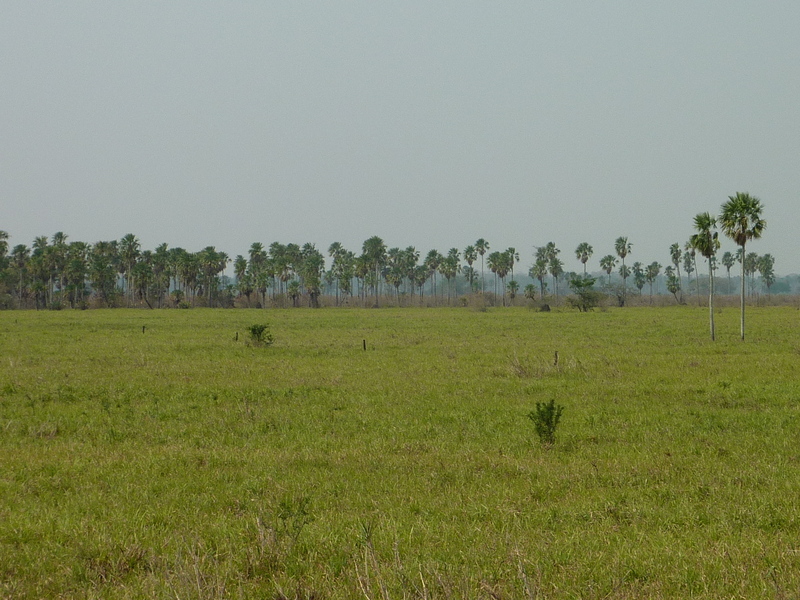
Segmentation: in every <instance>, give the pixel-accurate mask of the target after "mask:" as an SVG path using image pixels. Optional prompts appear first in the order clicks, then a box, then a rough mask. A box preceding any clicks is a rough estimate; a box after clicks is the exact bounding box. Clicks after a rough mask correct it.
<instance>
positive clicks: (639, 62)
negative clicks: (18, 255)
mask: <svg viewBox="0 0 800 600" xmlns="http://www.w3.org/2000/svg"><path fill="white" fill-rule="evenodd" d="M0 14H2V18H0V82H2V84H0V229H2V230H5V231H7V232H8V233H9V235H10V239H9V243H10V245H11V246H12V247H13V246H14V245H16V244H20V243H22V244H26V245H30V243H31V242H32V241H33V239H34V238H35V237H36V236H40V235H46V236H52V234H53V233H55V232H57V231H63V232H64V233H66V234H67V235H68V236H69V237H68V241H75V240H80V241H85V242H95V241H99V240H111V239H119V238H121V237H122V236H123V235H125V234H127V233H134V234H135V235H136V236H137V237H138V238H139V240H140V241H141V243H142V247H143V248H144V249H154V248H155V247H156V246H157V245H158V244H160V243H162V242H166V243H167V244H169V246H170V247H175V246H180V247H183V248H185V249H187V250H189V251H197V250H200V249H202V248H203V247H205V246H215V247H216V248H217V250H221V251H225V252H227V253H228V254H229V255H230V257H231V258H233V257H234V256H235V255H237V254H244V255H246V253H247V250H248V248H249V247H250V245H251V244H252V243H253V242H261V243H263V244H264V245H265V246H267V245H269V244H270V243H272V242H275V241H278V242H281V243H288V242H294V243H298V244H301V245H302V244H304V243H306V242H311V243H314V244H316V246H317V247H318V248H319V249H320V250H322V251H323V252H325V251H327V248H328V246H329V245H330V244H331V242H334V241H338V242H341V243H342V244H343V245H344V246H345V247H346V248H348V249H351V250H353V251H355V252H357V253H358V252H360V250H361V246H362V243H363V242H364V240H366V239H367V238H369V237H371V236H374V235H377V236H380V237H381V238H382V239H383V240H384V241H385V242H386V244H387V246H389V247H392V246H399V247H406V246H415V247H416V248H417V249H418V250H419V251H420V252H421V253H422V254H423V256H424V254H425V253H426V252H427V251H428V250H430V249H432V248H435V249H437V250H439V251H441V252H442V253H446V252H447V250H448V249H449V248H451V247H456V248H459V249H462V250H463V248H464V247H465V246H467V245H468V244H472V243H474V242H475V241H476V240H477V239H478V238H485V239H486V240H487V241H488V242H489V245H490V247H491V250H504V249H506V248H508V247H514V248H516V250H517V251H518V252H519V253H520V255H521V265H522V266H523V268H525V269H527V268H528V267H529V266H530V265H531V264H532V262H533V258H532V257H533V253H534V251H535V247H536V246H542V245H545V244H546V243H547V242H550V241H553V242H555V244H556V245H557V246H558V247H559V248H561V251H562V252H561V256H562V258H563V259H564V262H565V268H566V269H567V270H575V271H578V270H580V268H581V267H580V263H579V262H578V261H577V259H576V258H575V256H574V249H575V247H576V246H577V245H578V244H579V243H581V242H584V241H585V242H589V243H590V244H591V245H592V246H593V248H594V256H593V258H592V259H591V260H590V262H589V268H590V269H592V268H594V269H595V270H597V269H599V266H598V264H597V263H598V262H599V259H600V258H601V257H602V256H603V255H605V254H613V251H614V240H615V239H616V238H618V237H620V236H625V237H627V238H628V240H629V242H630V243H631V244H632V253H631V256H630V258H629V259H628V262H632V261H634V260H637V261H641V262H643V263H645V264H648V263H650V262H652V261H658V262H660V263H662V264H665V265H666V264H668V263H669V253H668V249H669V246H670V245H671V244H672V243H674V242H679V243H681V244H683V243H684V242H685V241H686V240H688V238H689V236H690V235H691V234H692V233H693V229H692V227H693V218H694V216H695V215H696V214H697V213H700V212H705V211H709V212H711V213H712V214H715V213H718V212H719V208H720V205H721V204H722V203H723V202H725V201H726V200H727V198H728V197H729V196H731V195H733V194H735V193H736V192H749V193H750V194H752V195H755V196H757V197H758V198H760V199H761V200H762V202H763V204H764V214H763V217H764V218H765V219H766V221H767V229H766V231H765V233H764V236H763V238H762V239H760V240H758V241H754V242H752V243H751V244H749V245H748V251H754V252H757V253H759V254H764V253H767V252H769V253H771V254H773V255H774V256H775V258H776V264H775V270H776V272H777V273H778V274H788V273H797V272H800V266H798V265H799V264H800V256H798V242H797V237H796V230H797V225H798V223H800V201H799V200H798V190H800V67H799V66H798V65H800V35H798V34H797V26H798V24H800V3H798V2H796V1H768V2H763V1H761V2H756V1H748V2H743V1H738V0H724V1H723V0H708V1H703V2H698V1H697V0H676V1H673V2H669V3H666V2H641V1H616V2H611V1H609V2H605V1H597V2H588V1H584V2H574V1H569V0H559V1H552V2H539V1H534V0H526V1H508V2H471V1H469V0H466V1H465V0H459V1H458V2H447V1H442V2H438V1H437V2H430V0H424V1H417V0H404V1H402V2H393V1H387V2H374V1H369V2H367V1H364V2H357V1H347V0H339V1H336V2H326V1H320V2H303V1H297V2H273V1H251V2H248V1H233V0H232V1H229V2H220V1H217V2H212V1H209V2H196V1H194V0H192V1H189V0H173V1H171V2H160V1H151V2H141V1H137V0H129V1H126V2H96V1H92V2H87V1H81V0H73V1H60V2H38V1H30V0H24V1H17V0H0ZM735 249H736V247H735V245H734V244H733V242H731V241H728V240H725V241H723V248H722V250H723V251H725V250H730V251H734V250H735Z"/></svg>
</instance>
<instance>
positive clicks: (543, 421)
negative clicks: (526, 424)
mask: <svg viewBox="0 0 800 600" xmlns="http://www.w3.org/2000/svg"><path fill="white" fill-rule="evenodd" d="M563 411H564V407H563V406H561V405H560V404H559V405H558V406H556V401H555V399H551V400H550V402H548V403H546V404H545V403H544V402H537V403H536V410H532V411H531V412H530V413H528V418H529V419H530V420H531V421H533V425H534V427H535V428H536V434H537V435H538V436H539V441H541V442H542V443H543V444H547V445H551V444H554V443H555V441H556V427H558V422H559V421H560V420H561V413H562V412H563Z"/></svg>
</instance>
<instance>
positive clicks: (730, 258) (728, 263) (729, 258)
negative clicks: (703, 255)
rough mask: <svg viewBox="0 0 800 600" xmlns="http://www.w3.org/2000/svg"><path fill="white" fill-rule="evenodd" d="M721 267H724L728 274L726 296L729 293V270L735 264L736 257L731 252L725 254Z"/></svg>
mask: <svg viewBox="0 0 800 600" xmlns="http://www.w3.org/2000/svg"><path fill="white" fill-rule="evenodd" d="M720 262H722V266H723V267H725V270H726V271H727V272H728V294H730V293H731V269H732V268H733V265H735V264H736V257H735V256H734V255H733V253H731V252H725V254H723V255H722V260H721V261H720Z"/></svg>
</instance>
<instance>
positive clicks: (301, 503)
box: [0, 307, 800, 600]
mask: <svg viewBox="0 0 800 600" xmlns="http://www.w3.org/2000/svg"><path fill="white" fill-rule="evenodd" d="M738 317H739V315H738V311H736V310H735V309H729V308H725V309H723V310H722V311H720V312H719V314H718V315H717V333H718V341H717V342H716V343H712V342H711V341H710V340H709V339H708V337H709V336H708V325H707V310H705V309H701V308H695V307H672V308H628V309H617V310H615V309H611V310H606V311H596V312H592V313H588V314H582V313H578V312H566V311H565V312H558V311H556V312H552V313H538V312H534V311H531V310H527V309H523V308H514V309H490V310H489V311H486V312H479V311H473V310H469V309H429V310H417V309H399V310H398V309H381V310H359V309H351V310H320V311H312V310H273V311H257V310H230V311H225V310H200V309H197V310H185V311H177V310H165V311H144V310H135V311H133V310H132V311H125V310H97V311H84V312H73V311H69V312H23V311H18V312H7V313H0V365H2V367H0V596H2V597H8V598H46V597H68V598H71V597H77V598H84V597H86V598H142V597H147V598H175V599H181V600H185V599H190V598H276V599H278V598H309V599H310V598H314V599H316V600H320V599H339V598H367V599H373V598H374V599H389V598H392V599H395V598H453V599H458V598H487V599H489V598H494V599H500V598H509V599H510V598H640V597H653V598H689V597H694V598H792V597H796V594H797V590H799V589H800V377H798V369H800V312H798V310H797V308H795V307H772V308H751V309H749V310H748V322H747V326H748V339H747V341H746V342H744V343H742V342H741V341H739V339H738V338H739V330H738ZM257 323H269V325H270V327H271V330H272V333H273V334H274V336H275V343H274V345H272V346H271V347H254V346H252V345H250V344H249V343H247V340H246V338H247V336H246V328H247V327H248V326H250V325H253V324H257ZM143 327H144V328H145V329H144V332H143V330H142V328H143ZM237 333H238V340H237V339H236V336H237ZM364 341H366V351H365V350H364V349H363V343H364ZM556 351H557V352H558V356H559V358H558V364H557V365H555V364H554V362H555V360H554V355H555V352H556ZM551 399H555V401H556V403H558V404H561V405H563V406H564V413H563V417H562V421H561V424H560V425H559V428H558V431H557V440H556V443H555V444H554V445H552V446H549V447H548V446H544V445H542V444H541V443H540V442H539V440H538V438H537V436H536V434H535V432H534V427H533V423H532V421H531V420H530V419H529V418H528V417H527V415H528V413H530V412H531V410H533V408H534V407H535V405H536V403H537V402H547V401H549V400H551Z"/></svg>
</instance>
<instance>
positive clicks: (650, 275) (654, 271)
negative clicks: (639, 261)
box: [644, 261, 661, 304]
mask: <svg viewBox="0 0 800 600" xmlns="http://www.w3.org/2000/svg"><path fill="white" fill-rule="evenodd" d="M660 272H661V265H660V264H659V263H658V262H656V261H653V262H651V263H650V264H649V265H647V267H646V268H645V270H644V278H645V279H646V280H647V283H649V284H650V304H652V303H653V283H655V282H656V280H657V278H658V274H659V273H660Z"/></svg>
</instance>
